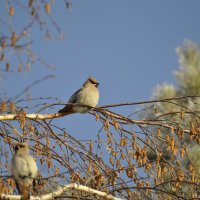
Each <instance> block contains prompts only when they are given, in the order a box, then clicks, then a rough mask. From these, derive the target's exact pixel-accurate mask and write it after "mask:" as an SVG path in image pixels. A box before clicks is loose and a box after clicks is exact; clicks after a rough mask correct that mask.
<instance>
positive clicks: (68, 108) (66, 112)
mask: <svg viewBox="0 0 200 200" xmlns="http://www.w3.org/2000/svg"><path fill="white" fill-rule="evenodd" d="M58 113H60V114H61V115H70V114H73V113H75V112H74V111H73V109H72V106H65V107H64V108H63V109H61V110H59V111H58Z"/></svg>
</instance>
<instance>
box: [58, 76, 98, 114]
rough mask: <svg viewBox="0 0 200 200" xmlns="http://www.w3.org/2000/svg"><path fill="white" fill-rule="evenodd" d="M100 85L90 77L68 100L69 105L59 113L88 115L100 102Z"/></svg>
mask: <svg viewBox="0 0 200 200" xmlns="http://www.w3.org/2000/svg"><path fill="white" fill-rule="evenodd" d="M98 86H99V83H98V82H97V80H96V79H95V78H94V77H92V76H90V77H89V78H88V79H87V80H86V81H85V82H84V84H83V86H82V87H81V88H80V89H79V90H77V91H76V92H75V93H74V94H73V95H72V96H71V97H70V98H69V100H68V102H67V103H68V104H67V105H66V106H65V107H64V108H63V109H61V110H59V111H58V113H60V114H63V115H69V114H73V113H87V112H89V111H90V110H91V109H92V108H93V107H95V106H96V105H97V104H98V102H99V89H98Z"/></svg>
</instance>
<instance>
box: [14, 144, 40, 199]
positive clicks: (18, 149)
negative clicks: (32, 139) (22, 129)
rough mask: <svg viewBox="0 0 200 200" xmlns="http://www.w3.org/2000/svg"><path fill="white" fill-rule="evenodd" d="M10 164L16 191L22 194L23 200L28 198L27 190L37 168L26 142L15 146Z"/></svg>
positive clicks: (31, 183)
mask: <svg viewBox="0 0 200 200" xmlns="http://www.w3.org/2000/svg"><path fill="white" fill-rule="evenodd" d="M11 164H12V166H11V170H12V175H13V177H14V179H15V182H16V185H17V189H18V192H19V194H21V195H22V198H23V200H28V199H29V198H30V195H29V191H30V189H31V187H32V186H33V181H34V179H35V178H36V176H37V174H38V168H37V164H36V161H35V160H34V158H33V157H32V156H31V155H30V154H29V148H28V145H27V144H26V143H18V144H17V145H16V146H15V155H14V156H13V158H12V163H11Z"/></svg>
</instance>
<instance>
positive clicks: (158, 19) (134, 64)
mask: <svg viewBox="0 0 200 200" xmlns="http://www.w3.org/2000/svg"><path fill="white" fill-rule="evenodd" d="M199 7H200V1H199V0H193V1H188V0H176V1H172V0H171V1H169V0H168V1H160V0H154V1H144V0H143V1H139V0H127V1H121V0H109V1H106V0H101V1H94V0H85V1H81V0H79V1H72V9H71V11H67V10H66V8H65V6H64V3H63V1H55V5H54V6H53V7H52V15H53V16H54V18H55V20H56V21H57V24H58V25H59V27H60V28H61V29H62V31H63V32H64V33H65V40H62V41H61V40H59V39H58V38H59V35H58V34H57V33H56V32H55V31H53V34H54V36H55V37H54V38H53V39H52V40H50V41H46V40H44V37H43V35H42V33H40V31H39V28H38V26H35V27H34V29H33V33H32V37H33V41H34V43H33V46H32V47H33V50H34V51H35V52H36V53H37V54H38V55H40V56H41V57H42V58H44V60H46V61H47V62H48V63H51V64H54V65H55V66H56V69H55V70H48V69H47V68H46V67H44V66H42V65H41V64H39V63H37V64H35V65H34V66H33V67H32V72H31V73H22V74H20V75H18V74H17V75H16V74H14V75H6V76H5V80H4V82H3V83H2V82H1V83H2V84H3V86H2V89H3V90H4V91H6V93H7V96H9V97H10V96H15V94H17V93H19V92H20V91H21V90H23V89H24V87H25V86H27V85H28V84H30V83H31V82H33V81H34V80H36V79H39V78H41V77H43V76H45V75H47V74H55V75H56V77H55V78H54V79H49V80H47V81H45V82H43V83H41V84H39V85H36V86H35V87H33V88H32V89H31V95H32V97H49V96H51V97H58V98H60V99H61V100H62V101H66V100H67V99H68V98H69V97H70V96H71V94H72V93H73V92H74V91H75V90H77V89H79V88H80V86H81V85H82V83H83V82H84V81H85V79H86V78H87V77H88V76H89V75H93V76H95V77H96V79H97V80H98V81H99V82H100V102H99V105H106V104H112V103H123V102H133V101H143V100H148V99H149V98H150V97H151V93H152V89H153V87H154V86H155V85H156V84H159V83H164V82H173V83H174V79H173V71H174V70H176V69H178V66H179V64H178V59H177V55H176V53H175V48H177V47H179V46H180V45H182V43H183V41H184V39H189V40H192V41H194V42H196V43H198V44H199V43H200V23H199V19H200V12H199ZM22 21H23V13H18V14H16V18H15V25H16V26H18V25H19V26H20V25H22ZM59 108H60V107H59ZM59 108H58V109H59ZM129 109H130V108H129ZM56 110H57V108H55V111H56ZM47 112H52V111H49V110H47ZM130 113H131V110H130ZM55 123H57V124H59V125H60V126H62V127H66V129H67V130H68V131H69V132H70V133H71V134H72V135H74V136H77V137H79V138H81V139H82V138H85V139H86V138H88V139H89V138H91V137H94V138H95V136H96V133H97V127H98V124H97V123H96V122H95V120H94V118H93V117H92V116H90V115H88V114H86V115H80V114H77V115H73V116H68V117H64V118H63V119H57V120H56V121H55ZM96 124H97V126H96ZM83 127H84V129H83ZM83 135H84V136H85V137H84V136H83Z"/></svg>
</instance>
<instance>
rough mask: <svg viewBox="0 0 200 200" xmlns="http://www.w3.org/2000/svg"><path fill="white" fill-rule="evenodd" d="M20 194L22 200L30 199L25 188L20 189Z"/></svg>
mask: <svg viewBox="0 0 200 200" xmlns="http://www.w3.org/2000/svg"><path fill="white" fill-rule="evenodd" d="M21 193H22V199H23V200H29V199H30V194H29V191H28V190H27V189H26V188H23V189H21Z"/></svg>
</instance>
